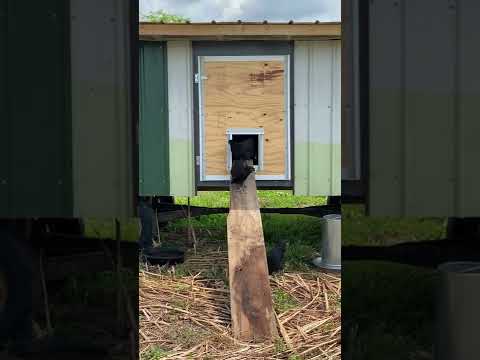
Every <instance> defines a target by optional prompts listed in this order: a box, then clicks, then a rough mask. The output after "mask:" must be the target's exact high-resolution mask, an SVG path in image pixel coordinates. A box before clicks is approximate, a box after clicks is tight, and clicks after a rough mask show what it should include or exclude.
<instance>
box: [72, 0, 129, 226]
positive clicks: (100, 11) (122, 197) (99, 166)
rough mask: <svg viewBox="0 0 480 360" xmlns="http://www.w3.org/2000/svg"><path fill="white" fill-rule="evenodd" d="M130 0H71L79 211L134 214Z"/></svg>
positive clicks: (76, 209) (79, 213) (75, 183)
mask: <svg viewBox="0 0 480 360" xmlns="http://www.w3.org/2000/svg"><path fill="white" fill-rule="evenodd" d="M129 3H130V1H128V0H122V1H118V0H105V1H95V0H71V1H70V6H71V9H70V15H71V77H72V82H71V83H72V89H71V90H72V135H73V139H72V143H73V145H72V146H73V166H72V168H73V186H74V205H75V207H74V215H75V216H78V217H86V216H89V217H90V216H91V217H110V218H111V217H128V216H133V214H134V213H133V204H132V201H133V170H132V157H131V154H132V148H131V145H132V140H131V139H132V138H131V127H132V123H131V121H132V119H131V108H130V106H131V104H130V93H129V91H131V90H130V86H129V84H130V59H131V52H130V49H129V36H130V29H129V20H128V19H129V17H130V11H131V9H130V8H129Z"/></svg>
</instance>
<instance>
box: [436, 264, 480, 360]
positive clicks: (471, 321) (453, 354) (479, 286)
mask: <svg viewBox="0 0 480 360" xmlns="http://www.w3.org/2000/svg"><path fill="white" fill-rule="evenodd" d="M438 270H439V271H440V281H439V283H438V287H437V297H436V305H437V306H436V324H435V351H434V354H435V356H434V359H435V360H452V359H455V360H478V359H479V356H480V355H479V354H480V341H479V334H478V324H480V263H479V262H448V263H444V264H442V265H440V266H439V267H438Z"/></svg>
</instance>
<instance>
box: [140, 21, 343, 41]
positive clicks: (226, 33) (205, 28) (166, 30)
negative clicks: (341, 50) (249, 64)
mask: <svg viewBox="0 0 480 360" xmlns="http://www.w3.org/2000/svg"><path fill="white" fill-rule="evenodd" d="M139 36H140V39H144V40H158V39H165V38H172V37H173V38H174V37H191V38H198V37H213V38H217V37H219V36H221V37H226V38H228V37H272V36H277V37H279V36H280V37H285V38H288V37H319V38H340V36H341V25H340V23H338V22H336V23H319V24H315V23H307V24H299V23H297V24H258V23H257V24H245V23H243V24H233V23H230V24H221V23H220V24H211V23H200V24H198V23H196V24H160V23H140V24H139Z"/></svg>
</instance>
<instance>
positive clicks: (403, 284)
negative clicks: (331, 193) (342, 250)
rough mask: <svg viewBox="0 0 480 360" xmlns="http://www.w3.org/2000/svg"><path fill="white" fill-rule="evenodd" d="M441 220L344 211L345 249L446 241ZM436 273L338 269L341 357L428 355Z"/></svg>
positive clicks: (361, 266) (388, 266)
mask: <svg viewBox="0 0 480 360" xmlns="http://www.w3.org/2000/svg"><path fill="white" fill-rule="evenodd" d="M445 221H446V220H445V219H441V218H440V219H437V218H422V219H393V218H369V217H365V215H364V211H363V207H362V206H357V205H348V206H343V207H342V243H343V244H344V245H373V246H386V245H391V244H395V243H399V242H413V241H424V240H436V239H441V238H444V237H445ZM437 276H438V275H437V272H436V271H434V270H431V269H423V268H417V267H413V266H408V265H401V264H394V263H388V262H376V261H349V262H343V266H342V280H343V284H342V289H343V290H342V314H343V324H342V325H343V327H342V337H343V339H344V344H345V346H344V354H343V355H344V358H345V359H348V360H351V359H355V360H357V359H358V360H367V359H368V360H377V359H378V360H380V359H391V360H397V359H398V360H401V359H402V360H403V359H417V358H418V359H420V357H417V356H416V355H415V354H418V353H420V352H424V353H431V350H432V342H433V339H432V333H433V326H434V314H433V309H434V294H435V284H436V281H437Z"/></svg>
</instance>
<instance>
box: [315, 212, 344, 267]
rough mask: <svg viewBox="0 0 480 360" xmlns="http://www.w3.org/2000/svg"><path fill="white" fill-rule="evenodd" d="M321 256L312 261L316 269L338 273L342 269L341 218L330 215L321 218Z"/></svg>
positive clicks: (337, 215) (336, 215)
mask: <svg viewBox="0 0 480 360" xmlns="http://www.w3.org/2000/svg"><path fill="white" fill-rule="evenodd" d="M323 223H324V224H323V228H322V256H321V257H317V258H315V259H314V260H313V264H314V265H315V266H317V267H320V268H323V269H327V270H334V271H340V270H341V269H342V216H341V215H339V214H330V215H325V216H324V217H323Z"/></svg>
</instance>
